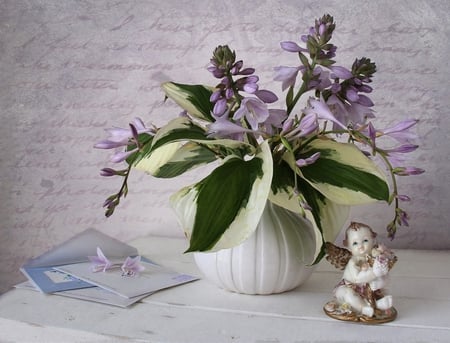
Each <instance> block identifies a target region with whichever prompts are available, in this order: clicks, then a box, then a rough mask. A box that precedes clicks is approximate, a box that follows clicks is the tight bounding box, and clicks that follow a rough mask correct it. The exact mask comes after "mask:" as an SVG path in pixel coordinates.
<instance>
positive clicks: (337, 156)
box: [286, 139, 389, 205]
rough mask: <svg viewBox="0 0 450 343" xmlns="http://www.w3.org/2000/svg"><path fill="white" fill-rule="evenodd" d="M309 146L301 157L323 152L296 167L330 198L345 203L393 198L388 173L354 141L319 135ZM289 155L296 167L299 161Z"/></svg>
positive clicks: (361, 202)
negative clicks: (317, 157)
mask: <svg viewBox="0 0 450 343" xmlns="http://www.w3.org/2000/svg"><path fill="white" fill-rule="evenodd" d="M309 147H310V148H309V149H308V150H307V151H304V152H303V153H302V155H301V156H299V157H300V158H306V157H308V156H310V155H312V154H314V153H316V152H320V158H319V159H318V160H317V161H316V162H314V163H313V164H311V165H308V166H306V167H302V168H301V169H299V168H296V170H297V172H298V173H299V175H300V176H301V177H302V178H303V179H305V180H306V181H308V183H309V184H310V185H311V186H313V187H314V188H315V189H317V190H318V191H319V192H320V193H322V194H323V195H324V196H325V197H326V198H328V199H330V200H331V201H333V202H335V203H337V204H342V205H357V204H364V203H370V202H375V201H380V200H382V201H388V200H389V186H388V183H387V180H386V175H385V174H384V173H383V172H382V171H381V170H380V169H379V168H378V166H377V165H376V164H375V163H374V162H373V161H372V160H370V159H369V158H368V157H367V156H365V155H364V154H363V153H362V152H361V151H360V150H359V149H358V148H357V147H355V146H354V145H353V144H346V143H338V142H335V141H332V140H319V139H317V140H315V141H313V142H311V143H310V144H309ZM286 156H288V158H287V161H288V162H289V163H290V165H291V166H292V168H295V166H294V164H295V161H293V159H292V157H290V158H289V155H286ZM299 157H297V158H299Z"/></svg>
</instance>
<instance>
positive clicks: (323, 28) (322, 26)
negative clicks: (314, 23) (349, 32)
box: [319, 23, 327, 36]
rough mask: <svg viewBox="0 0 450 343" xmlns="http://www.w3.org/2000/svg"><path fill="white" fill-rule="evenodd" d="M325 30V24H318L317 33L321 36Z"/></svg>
mask: <svg viewBox="0 0 450 343" xmlns="http://www.w3.org/2000/svg"><path fill="white" fill-rule="evenodd" d="M326 30H327V26H326V25H325V24H323V23H322V24H320V26H319V35H321V36H323V35H324V34H325V32H326Z"/></svg>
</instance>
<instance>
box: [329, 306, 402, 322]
mask: <svg viewBox="0 0 450 343" xmlns="http://www.w3.org/2000/svg"><path fill="white" fill-rule="evenodd" d="M323 310H324V312H325V313H326V314H327V315H328V316H329V317H331V318H333V319H337V320H343V321H347V322H360V323H363V324H383V323H389V322H392V321H393V320H395V318H397V310H396V309H395V307H391V308H390V309H387V310H384V311H383V310H379V309H375V311H374V314H373V316H372V317H368V316H366V315H364V314H358V313H355V312H353V311H352V310H351V309H350V307H349V306H347V305H346V304H342V305H341V304H339V303H338V302H337V301H335V300H331V301H329V302H327V303H326V304H325V306H324V307H323Z"/></svg>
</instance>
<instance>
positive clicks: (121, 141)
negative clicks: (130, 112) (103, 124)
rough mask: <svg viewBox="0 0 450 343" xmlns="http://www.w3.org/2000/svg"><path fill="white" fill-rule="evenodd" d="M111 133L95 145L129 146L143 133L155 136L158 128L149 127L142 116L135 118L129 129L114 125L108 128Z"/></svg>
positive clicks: (112, 147)
mask: <svg viewBox="0 0 450 343" xmlns="http://www.w3.org/2000/svg"><path fill="white" fill-rule="evenodd" d="M105 131H106V132H108V133H109V138H108V139H105V140H101V141H100V142H98V143H96V144H95V145H94V148H97V149H114V148H119V147H122V146H127V145H129V144H130V143H132V142H134V141H135V140H136V136H137V135H139V134H142V133H145V134H149V135H151V136H154V135H155V133H156V130H155V129H154V128H147V127H146V126H145V124H144V123H143V122H142V120H141V119H140V118H137V117H136V118H134V120H133V122H132V123H130V125H129V128H128V129H123V128H120V127H113V128H110V129H106V130H105Z"/></svg>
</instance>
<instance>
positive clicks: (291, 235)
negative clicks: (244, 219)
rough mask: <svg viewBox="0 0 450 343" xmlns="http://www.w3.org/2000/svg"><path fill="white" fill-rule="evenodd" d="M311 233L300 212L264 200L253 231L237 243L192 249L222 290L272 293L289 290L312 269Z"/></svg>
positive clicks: (203, 270) (313, 243)
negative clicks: (198, 250) (199, 250)
mask: <svg viewBox="0 0 450 343" xmlns="http://www.w3.org/2000/svg"><path fill="white" fill-rule="evenodd" d="M314 250H315V236H314V231H313V228H312V225H311V223H310V222H309V221H307V220H306V219H304V218H303V217H301V216H300V215H298V214H296V213H293V212H291V211H288V210H286V209H284V208H282V207H279V206H277V205H274V204H272V203H271V202H267V204H266V207H265V209H264V212H263V215H262V217H261V220H260V222H259V224H258V228H257V229H256V231H255V233H254V234H253V235H252V236H251V237H250V238H248V239H247V240H246V241H245V242H243V243H242V244H241V245H239V246H236V247H234V248H231V249H223V250H220V251H218V252H214V253H195V254H194V257H195V261H196V264H197V266H198V267H199V269H200V270H201V271H202V273H203V274H204V275H205V277H206V278H207V279H209V280H210V281H212V282H214V283H215V284H216V285H218V286H219V287H222V288H224V289H226V290H229V291H233V292H237V293H244V294H274V293H281V292H286V291H289V290H292V289H294V288H296V287H298V286H299V285H301V284H302V283H303V282H304V281H305V280H306V279H307V278H308V277H309V276H310V275H311V273H312V271H313V269H314V267H310V266H309V265H310V264H311V263H312V260H313V258H314Z"/></svg>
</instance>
